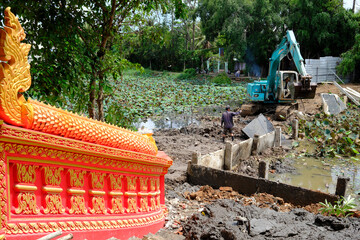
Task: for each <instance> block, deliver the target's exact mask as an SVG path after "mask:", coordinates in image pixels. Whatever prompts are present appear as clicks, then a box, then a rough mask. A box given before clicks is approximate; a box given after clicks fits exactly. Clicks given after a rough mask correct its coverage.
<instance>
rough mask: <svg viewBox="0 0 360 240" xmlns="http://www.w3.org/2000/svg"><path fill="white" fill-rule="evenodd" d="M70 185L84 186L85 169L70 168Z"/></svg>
mask: <svg viewBox="0 0 360 240" xmlns="http://www.w3.org/2000/svg"><path fill="white" fill-rule="evenodd" d="M69 174H70V186H71V187H78V188H82V187H84V175H85V174H86V171H84V170H77V169H70V170H69Z"/></svg>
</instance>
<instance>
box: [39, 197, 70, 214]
mask: <svg viewBox="0 0 360 240" xmlns="http://www.w3.org/2000/svg"><path fill="white" fill-rule="evenodd" d="M45 203H46V208H45V209H44V213H45V214H47V213H51V214H61V213H64V212H65V208H64V207H63V204H62V200H61V196H60V195H58V194H48V195H46V197H45Z"/></svg>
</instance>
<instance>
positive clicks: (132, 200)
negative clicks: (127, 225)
mask: <svg viewBox="0 0 360 240" xmlns="http://www.w3.org/2000/svg"><path fill="white" fill-rule="evenodd" d="M127 203H128V207H127V209H126V211H127V212H128V213H136V212H137V204H136V197H129V198H128V200H127Z"/></svg>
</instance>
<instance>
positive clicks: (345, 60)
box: [337, 34, 360, 76]
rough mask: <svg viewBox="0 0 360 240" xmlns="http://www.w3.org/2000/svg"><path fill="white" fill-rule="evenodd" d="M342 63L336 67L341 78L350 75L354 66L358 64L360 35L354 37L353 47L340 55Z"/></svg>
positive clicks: (359, 61) (359, 62) (359, 58)
mask: <svg viewBox="0 0 360 240" xmlns="http://www.w3.org/2000/svg"><path fill="white" fill-rule="evenodd" d="M341 58H342V61H341V63H340V64H339V65H338V66H337V70H338V71H339V73H340V74H341V75H343V76H346V75H348V74H350V73H352V72H353V71H354V70H355V67H356V66H359V64H360V34H356V36H355V44H354V46H353V47H352V48H351V49H350V50H348V51H346V52H344V53H343V54H341Z"/></svg>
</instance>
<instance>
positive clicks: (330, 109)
mask: <svg viewBox="0 0 360 240" xmlns="http://www.w3.org/2000/svg"><path fill="white" fill-rule="evenodd" d="M321 98H322V101H323V110H324V112H325V114H327V115H337V114H339V113H341V112H342V111H344V110H345V109H346V105H345V103H344V102H343V101H341V99H340V98H339V96H338V95H336V94H331V93H321Z"/></svg>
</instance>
